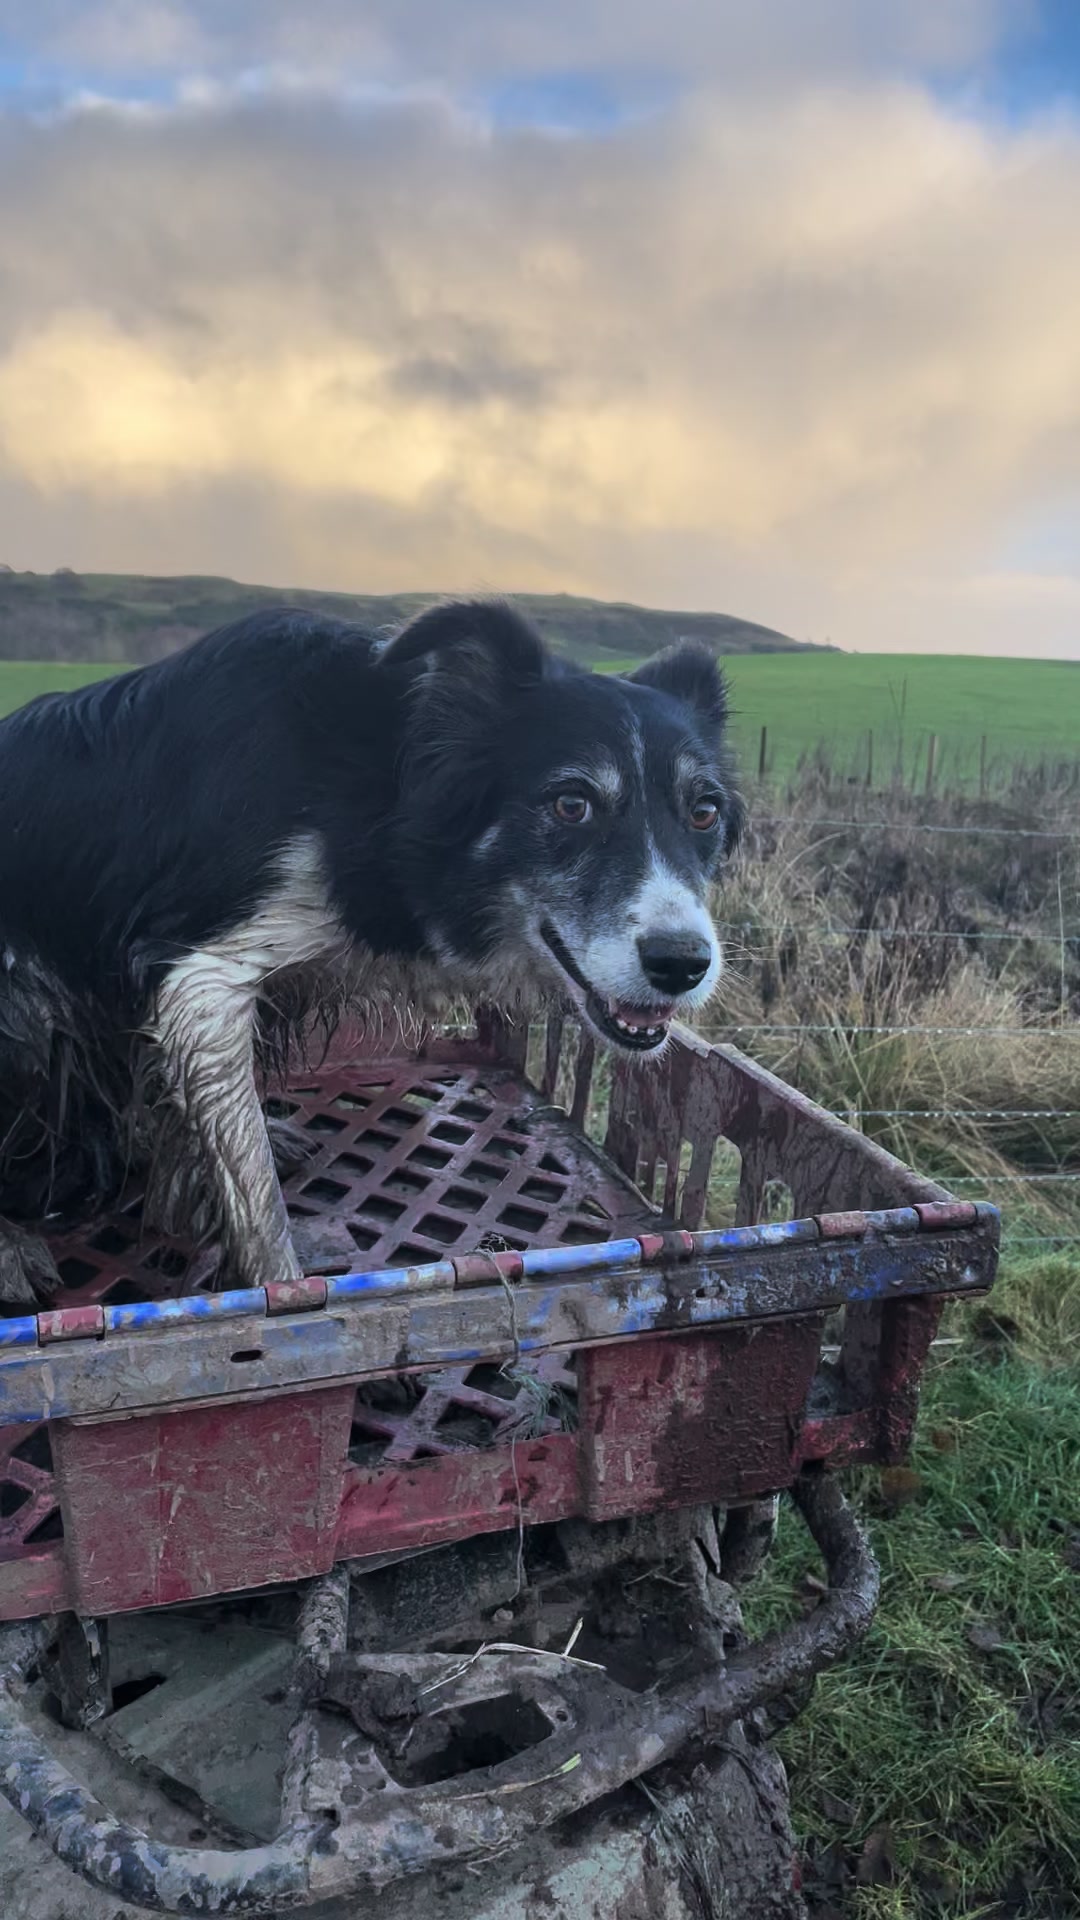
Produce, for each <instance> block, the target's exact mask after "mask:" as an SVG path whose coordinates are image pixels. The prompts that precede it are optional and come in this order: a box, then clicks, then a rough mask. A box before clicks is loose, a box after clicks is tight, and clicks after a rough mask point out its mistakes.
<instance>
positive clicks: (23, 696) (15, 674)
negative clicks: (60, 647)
mask: <svg viewBox="0 0 1080 1920" xmlns="http://www.w3.org/2000/svg"><path fill="white" fill-rule="evenodd" d="M122 671H123V668H122V667H117V666H100V667H88V666H85V665H81V664H78V663H72V664H70V665H68V664H66V663H61V662H53V661H41V660H0V716H2V715H3V714H5V713H14V711H15V709H16V707H21V706H24V705H25V703H26V701H27V700H33V699H34V698H35V697H36V695H37V694H39V693H68V692H70V690H71V689H72V688H73V687H85V686H86V685H87V684H88V682H89V681H91V680H105V679H107V678H108V676H109V675H110V674H112V673H121V672H122Z"/></svg>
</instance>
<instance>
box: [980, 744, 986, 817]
mask: <svg viewBox="0 0 1080 1920" xmlns="http://www.w3.org/2000/svg"><path fill="white" fill-rule="evenodd" d="M979 799H980V800H985V799H986V735H985V733H984V734H983V737H982V740H981V741H980V743H979Z"/></svg>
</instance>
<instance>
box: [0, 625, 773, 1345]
mask: <svg viewBox="0 0 1080 1920" xmlns="http://www.w3.org/2000/svg"><path fill="white" fill-rule="evenodd" d="M724 721H725V694H724V685H723V681H722V678H721V675H720V672H719V670H718V668H717V666H716V663H715V661H714V659H713V658H712V656H711V655H710V654H708V653H707V652H705V651H703V650H700V649H697V648H694V647H691V646H681V647H678V648H676V649H673V650H672V651H670V652H669V653H667V654H666V655H661V656H659V657H658V658H657V659H655V660H653V661H651V662H650V663H649V664H647V665H646V666H643V667H642V668H641V669H640V670H639V671H638V672H637V673H634V674H631V675H630V676H628V677H625V678H622V677H620V678H616V677H614V676H602V675H595V674H590V673H587V672H584V671H581V670H579V669H577V668H575V667H573V666H571V665H569V664H567V663H565V662H563V661H560V660H556V659H555V658H553V657H552V656H551V654H550V653H549V652H548V651H547V650H546V649H545V647H544V646H543V644H542V642H541V640H540V639H539V637H538V635H537V634H536V633H535V631H534V630H533V629H532V627H531V626H530V625H529V624H528V623H527V622H526V621H525V620H524V619H523V618H522V617H521V616H520V615H519V614H518V613H516V612H515V611H514V610H513V609H512V608H510V607H509V606H507V605H504V604H501V603H497V602H496V603H468V602H459V603H454V602H451V603H448V604H446V605H442V606H437V607H433V608H429V609H428V610H426V611H425V612H424V613H422V614H420V615H419V617H418V618H417V619H415V620H414V621H413V622H412V623H411V624H410V625H409V626H407V627H405V628H404V629H403V630H402V631H401V632H400V633H399V634H398V635H397V636H396V637H395V638H393V639H391V640H390V641H389V642H386V641H381V642H380V641H379V640H377V639H374V638H372V637H371V636H370V635H368V634H366V633H364V632H362V631H361V630H360V629H359V628H357V627H354V626H349V625H345V624H343V623H341V622H339V621H336V620H332V619H328V618H324V617H323V616H321V615H313V614H309V613H305V612H294V611H272V612H264V613H259V614H256V615H254V616H253V617H251V618H249V619H246V620H241V621H239V622H238V623H236V624H235V625H233V626H229V627H226V628H224V629H222V630H221V631H219V632H217V633H213V634H211V635H209V636H208V637H207V638H205V639H203V640H201V641H199V642H197V643H196V644H195V645H194V646H192V647H190V648H189V649H187V650H186V651H185V652H183V653H180V654H176V655H173V656H172V657H171V658H169V659H167V660H163V661H160V662H158V663H156V664H154V665H152V666H149V667H144V668H141V669H138V670H137V671H135V672H133V673H127V674H124V675H122V676H120V677H118V678H116V679H114V680H110V681H106V682H103V683H100V684H98V685H96V686H92V687H88V688H85V689H83V690H81V691H79V692H77V693H72V694H49V695H46V696H44V697H43V698H41V699H39V700H37V701H34V702H32V703H31V705H29V706H28V707H25V708H23V709H22V710H21V711H20V712H18V713H16V714H13V715H11V716H10V717H9V718H8V719H6V720H4V721H3V722H0V1216H3V1218H2V1219H0V1303H4V1304H6V1306H7V1307H8V1308H11V1307H12V1306H16V1307H17V1306H20V1305H23V1304H29V1303H31V1302H32V1301H33V1299H34V1297H35V1295H37V1296H39V1297H40V1295H41V1294H42V1293H43V1292H45V1293H47V1292H48V1289H49V1283H50V1280H51V1279H52V1280H54V1278H55V1276H53V1275H52V1270H51V1266H50V1262H49V1260H48V1256H47V1254H46V1253H45V1251H44V1248H43V1247H42V1245H41V1243H40V1242H38V1241H35V1240H33V1239H31V1238H28V1237H27V1233H26V1230H25V1229H26V1226H27V1224H28V1223H33V1222H35V1221H40V1220H41V1219H43V1218H44V1217H45V1216H46V1215H48V1214H49V1213H51V1212H55V1211H63V1210H65V1209H69V1208H72V1207H75V1206H78V1207H79V1208H85V1207H86V1206H88V1205H98V1204H102V1203H104V1202H105V1201H106V1200H108V1199H109V1198H110V1197H111V1196H112V1195H113V1194H114V1192H115V1191H116V1189H117V1187H118V1185H119V1184H120V1183H121V1182H122V1180H123V1178H124V1177H125V1175H126V1173H127V1172H128V1171H129V1170H130V1169H131V1167H132V1166H133V1165H134V1164H137V1163H140V1162H141V1163H146V1162H150V1163H153V1164H156V1165H157V1168H158V1172H159V1176H160V1173H161V1168H162V1166H164V1167H165V1169H166V1172H165V1175H164V1176H163V1177H159V1180H158V1189H159V1198H161V1195H162V1194H163V1195H164V1198H163V1199H161V1206H162V1208H163V1209H164V1211H166V1212H169V1211H171V1214H172V1216H173V1217H172V1220H171V1224H173V1225H174V1227H175V1226H177V1225H178V1224H182V1225H183V1226H184V1227H185V1228H187V1229H197V1230H199V1231H202V1232H204V1233H205V1232H217V1233H219V1234H220V1235H221V1237H222V1240H223V1244H224V1248H225V1254H226V1263H225V1268H224V1269H223V1271H227V1273H228V1275H229V1277H230V1278H231V1279H232V1280H234V1281H235V1282H237V1283H238V1284H261V1283H263V1282H265V1281H267V1280H273V1279H283V1278H288V1277H290V1276H292V1275H294V1274H295V1273H296V1272H297V1271H298V1267H297V1260H296V1255H295V1252H294V1250H293V1245H292V1241H291V1237H290V1232H289V1222H288V1216H287V1214H286V1210H285V1205H284V1202H283V1199H282V1195H281V1190H280V1186H279V1182H278V1175H277V1171H276V1168H275V1162H274V1154H273V1147H272V1142H271V1139H270V1138H269V1137H268V1130H267V1125H266V1122H265V1121H264V1118H263V1114H262V1111H261V1107H260V1103H259V1097H258V1092H257V1069H258V1067H259V1065H260V1062H261V1061H264V1060H265V1059H266V1058H267V1057H268V1056H274V1055H275V1053H277V1054H280V1053H281V1052H283V1051H284V1048H285V1045H286V1043H287V1042H288V1040H289V1039H290V1038H291V1037H292V1036H293V1035H294V1033H295V1031H296V1029H297V1028H298V1027H300V1026H303V1024H304V1023H305V1021H308V1020H310V1018H311V1017H312V1015H313V1014H321V1015H323V1016H325V1017H328V1018H333V1017H334V1014H335V1013H336V1012H337V1011H338V1010H340V1009H343V1008H344V1007H345V1006H346V1005H349V1004H352V1005H354V1006H357V1007H359V1008H360V1009H361V1011H366V1012H367V1014H368V1016H369V1017H370V1016H371V1015H372V1013H373V1012H374V1013H375V1014H377V1015H378V1016H379V1017H381V1016H382V1011H383V1010H385V1011H387V1012H393V1011H394V1010H400V1008H401V1007H402V1006H403V1005H405V1004H406V1003H408V1004H409V1005H411V1006H413V1007H416V1008H419V1009H421V1010H425V1009H426V1010H428V1011H430V1012H437V1010H438V1009H439V1008H440V1007H443V1008H445V1006H446V1005H447V1003H453V1002H457V1003H460V1002H463V1001H464V1002H469V1001H471V1002H473V1003H476V1002H477V1001H479V1000H488V1001H494V1002H497V1003H499V1004H501V1005H502V1006H503V1007H505V1008H506V1009H507V1010H508V1011H510V1012H511V1013H513V1012H514V1011H516V1010H520V1012H521V1014H522V1015H523V1016H524V1015H525V1014H527V1013H528V1011H530V1010H531V1009H534V1008H539V1007H541V1006H543V1005H545V1004H550V1003H553V1002H554V1003H558V1002H562V1003H563V1004H569V1005H570V1006H571V1007H572V1008H575V1009H576V1010H577V1011H578V1013H579V1014H580V1015H581V1016H582V1017H583V1018H584V1019H585V1021H586V1022H588V1023H589V1024H590V1025H591V1026H592V1027H593V1028H594V1030H595V1031H596V1032H597V1033H598V1034H599V1036H600V1037H601V1038H602V1039H603V1040H604V1041H605V1042H607V1043H608V1044H611V1045H614V1046H616V1047H622V1048H624V1049H626V1050H629V1051H635V1052H638V1053H641V1054H648V1053H655V1052H656V1051H657V1050H658V1049H659V1048H660V1047H662V1045H663V1042H664V1039H665V1038H666V1033H667V1027H668V1023H669V1021H670V1020H671V1018H672V1017H673V1015H674V1014H676V1013H678V1012H680V1011H685V1010H687V1009H689V1008H691V1007H694V1006H698V1005H700V1004H701V1003H703V1002H704V1001H705V1000H706V999H707V998H708V997H709V995H710V994H711V993H712V991H713V989H714V987H715V985H716V982H717V979H718V977H719V974H720V968H721V954H720V947H719V943H718V941H717V938H716V934H715V932H714V930H713V927H712V923H711V920H710V918H709V913H708V909H707V904H706V902H707V896H708V890H709V886H710V883H711V881H712V880H713V878H714V876H715V874H716V872H717V870H718V867H719V865H720V863H721V861H722V858H723V856H724V854H725V853H726V852H727V851H728V850H729V849H730V847H731V845H732V844H733V842H734V840H735V838H736V836H737V833H738V830H739V826H740V821H741V803H740V801H739V799H738V796H737V794H736V792H735V789H734V786H733V782H732V775H731V772H730V769H729V766H728V762H727V759H726V756H725V752H724V746H723V731H724ZM152 1186H153V1182H152ZM178 1214H179V1215H181V1216H183V1218H182V1222H178V1220H177V1215H178Z"/></svg>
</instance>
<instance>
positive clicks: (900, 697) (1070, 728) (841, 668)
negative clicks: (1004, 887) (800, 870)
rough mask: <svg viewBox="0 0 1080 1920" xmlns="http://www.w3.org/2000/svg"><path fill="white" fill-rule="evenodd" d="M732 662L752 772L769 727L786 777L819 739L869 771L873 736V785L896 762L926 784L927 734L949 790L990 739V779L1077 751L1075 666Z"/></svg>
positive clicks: (877, 658) (971, 775)
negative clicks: (1006, 769) (1012, 766)
mask: <svg viewBox="0 0 1080 1920" xmlns="http://www.w3.org/2000/svg"><path fill="white" fill-rule="evenodd" d="M635 664H636V662H634V661H631V660H625V661H617V662H615V663H614V666H612V667H608V668H607V670H608V671H616V672H617V671H620V670H625V671H632V669H633V667H634V665H635ZM726 665H727V671H728V678H729V680H730V682H731V690H732V705H733V708H734V734H735V743H736V747H737V749H738V752H739V755H740V758H741V760H742V763H743V765H744V766H745V767H746V768H747V770H748V771H756V769H757V765H758V756H759V752H760V745H761V729H762V727H765V728H766V729H767V741H766V768H767V771H768V772H769V773H771V774H786V773H790V772H791V771H793V769H794V768H795V766H796V765H797V763H798V761H799V759H800V758H801V756H802V755H803V754H807V753H813V752H814V751H815V749H816V748H818V747H819V746H822V747H825V748H826V749H827V750H828V754H829V758H830V760H831V762H832V764H833V766H834V767H835V768H836V769H837V770H838V771H841V772H843V771H850V773H851V774H852V775H854V776H856V777H859V778H862V777H864V776H865V773H866V766H867V754H868V750H869V740H868V736H869V734H870V733H872V734H873V736H874V741H873V773H874V783H875V784H881V783H883V782H886V781H888V780H889V779H891V778H892V776H893V774H894V772H895V771H896V769H897V768H898V767H901V768H902V770H903V775H904V779H905V780H906V781H908V782H909V783H916V784H919V783H922V782H923V781H924V780H925V772H926V755H927V743H928V740H929V737H930V735H931V734H932V733H936V734H937V736H938V747H937V759H936V778H937V779H938V780H939V781H940V782H942V783H945V784H948V785H951V786H957V785H969V784H975V783H977V781H978V778H979V760H980V752H981V740H982V736H983V735H984V734H985V736H986V740H987V763H988V768H989V770H990V773H991V776H992V773H993V769H994V767H995V765H997V766H999V767H1000V766H1004V765H1005V764H1006V763H1015V762H1016V761H1018V760H1024V761H1032V762H1035V761H1039V760H1044V759H1051V760H1053V759H1070V760H1071V759H1073V758H1075V757H1076V755H1077V754H1078V753H1080V662H1077V663H1075V664H1074V663H1072V662H1070V661H1058V660H999V659H981V658H980V659H976V658H970V657H964V656H961V655H956V654H945V655H937V656H934V655H929V654H911V653H907V654H902V653H895V654H889V653H880V654H868V653H861V654H852V653H804V654H771V655H770V654H744V655H742V656H741V657H740V658H737V659H736V658H732V659H730V660H728V661H727V663H726Z"/></svg>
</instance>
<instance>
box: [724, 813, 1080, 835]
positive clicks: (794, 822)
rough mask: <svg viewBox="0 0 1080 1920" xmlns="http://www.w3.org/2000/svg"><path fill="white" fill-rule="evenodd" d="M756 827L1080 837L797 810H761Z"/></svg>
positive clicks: (1057, 830)
mask: <svg viewBox="0 0 1080 1920" xmlns="http://www.w3.org/2000/svg"><path fill="white" fill-rule="evenodd" d="M753 825H754V826H755V827H802V828H804V829H805V830H809V829H810V828H812V827H825V828H827V829H828V830H829V831H836V830H841V831H845V832H846V831H848V830H850V829H856V830H858V831H859V832H862V831H863V830H864V829H869V830H871V831H872V832H877V833H949V834H954V835H956V834H960V835H963V834H972V835H980V836H981V835H991V836H998V837H1000V838H1004V839H1007V840H1080V830H1078V829H1077V828H1075V827H1073V828H1068V827H987V826H982V825H979V826H975V825H971V826H966V827H954V826H943V825H942V824H940V823H935V822H931V821H926V820H831V819H817V820H807V819H806V818H805V817H804V816H803V815H802V814H797V813H772V814H759V815H757V816H756V817H755V819H754V821H753Z"/></svg>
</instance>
